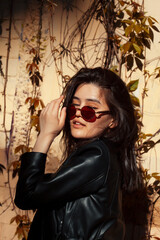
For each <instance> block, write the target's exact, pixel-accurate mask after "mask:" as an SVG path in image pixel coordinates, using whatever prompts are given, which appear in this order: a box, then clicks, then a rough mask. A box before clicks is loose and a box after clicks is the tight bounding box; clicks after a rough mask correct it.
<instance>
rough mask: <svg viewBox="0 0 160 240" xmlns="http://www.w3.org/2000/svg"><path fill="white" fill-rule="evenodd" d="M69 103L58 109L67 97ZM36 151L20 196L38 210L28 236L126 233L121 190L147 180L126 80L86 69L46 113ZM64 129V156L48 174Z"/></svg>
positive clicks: (47, 238) (76, 239) (112, 237)
mask: <svg viewBox="0 0 160 240" xmlns="http://www.w3.org/2000/svg"><path fill="white" fill-rule="evenodd" d="M62 101H64V102H63V106H64V107H63V108H62V110H61V114H60V116H59V114H58V112H59V109H60V104H61V103H62ZM40 129H41V131H40V134H39V136H38V138H37V141H36V144H35V146H34V149H33V152H30V153H25V154H23V155H22V156H21V170H20V175H19V181H18V184H17V190H16V197H15V203H16V205H17V206H18V207H19V208H21V209H38V210H37V212H36V215H35V217H34V220H33V222H32V225H31V229H30V232H29V236H28V239H29V240H36V239H37V240H40V239H43V240H55V239H62V240H66V239H69V240H82V239H83V240H98V239H104V240H123V239H124V235H125V227H124V222H123V216H122V189H125V190H127V191H133V190H134V189H137V188H139V187H140V186H141V184H142V181H141V174H140V172H139V170H138V168H137V165H136V160H135V154H134V144H135V141H136V139H137V131H138V130H137V124H136V120H135V117H134V109H133V106H132V103H131V100H130V97H129V94H128V91H127V88H126V86H125V84H124V82H123V81H122V80H121V79H120V78H119V77H118V76H117V75H116V74H115V73H113V72H111V71H109V70H106V69H102V68H95V69H87V68H84V69H81V70H80V71H79V72H78V73H77V74H76V75H75V76H73V77H72V78H71V79H70V81H69V82H68V83H67V85H66V88H65V89H64V92H63V96H61V97H60V98H59V99H57V100H54V101H52V102H51V103H49V104H48V105H47V106H46V107H45V108H44V109H43V110H42V113H41V116H40ZM61 131H63V137H62V139H63V142H64V143H65V145H64V146H65V149H64V155H63V157H64V160H65V161H64V163H63V164H62V166H61V167H60V169H59V170H58V171H57V172H56V173H54V174H53V173H51V174H44V169H45V161H46V156H47V152H48V149H49V147H50V145H51V143H52V142H53V140H54V139H55V138H56V136H57V135H58V134H59V133H60V132H61Z"/></svg>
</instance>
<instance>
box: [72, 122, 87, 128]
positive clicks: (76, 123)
mask: <svg viewBox="0 0 160 240" xmlns="http://www.w3.org/2000/svg"><path fill="white" fill-rule="evenodd" d="M72 125H73V127H75V128H81V127H84V126H85V125H84V124H83V123H81V122H80V121H76V120H74V121H73V124H72Z"/></svg>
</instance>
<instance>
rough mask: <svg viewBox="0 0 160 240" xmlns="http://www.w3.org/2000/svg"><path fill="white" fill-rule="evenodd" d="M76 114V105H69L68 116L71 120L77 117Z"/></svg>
mask: <svg viewBox="0 0 160 240" xmlns="http://www.w3.org/2000/svg"><path fill="white" fill-rule="evenodd" d="M75 115H76V108H75V106H74V105H70V106H69V107H68V117H69V119H70V120H72V119H73V118H75Z"/></svg>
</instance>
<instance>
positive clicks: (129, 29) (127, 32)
mask: <svg viewBox="0 0 160 240" xmlns="http://www.w3.org/2000/svg"><path fill="white" fill-rule="evenodd" d="M132 30H133V24H131V25H129V26H128V27H126V29H125V35H126V36H129V35H130V33H131V32H132Z"/></svg>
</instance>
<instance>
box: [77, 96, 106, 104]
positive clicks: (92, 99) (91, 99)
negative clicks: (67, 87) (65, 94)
mask: <svg viewBox="0 0 160 240" xmlns="http://www.w3.org/2000/svg"><path fill="white" fill-rule="evenodd" d="M73 99H76V100H78V101H80V98H79V97H76V96H73ZM85 100H86V101H88V102H96V103H99V104H101V102H100V101H99V100H98V99H95V98H87V99H85Z"/></svg>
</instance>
